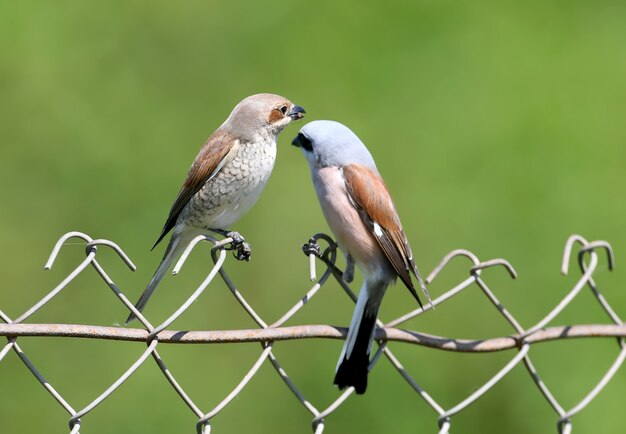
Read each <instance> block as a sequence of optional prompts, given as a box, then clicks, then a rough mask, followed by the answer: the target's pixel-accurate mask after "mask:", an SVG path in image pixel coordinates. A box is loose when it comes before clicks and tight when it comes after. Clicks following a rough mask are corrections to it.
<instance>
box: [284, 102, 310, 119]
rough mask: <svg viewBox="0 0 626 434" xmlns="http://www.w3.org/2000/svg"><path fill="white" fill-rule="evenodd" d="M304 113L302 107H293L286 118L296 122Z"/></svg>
mask: <svg viewBox="0 0 626 434" xmlns="http://www.w3.org/2000/svg"><path fill="white" fill-rule="evenodd" d="M305 113H306V111H305V110H304V109H303V108H302V107H300V106H299V105H294V106H293V107H292V109H291V111H290V112H289V114H288V116H289V117H290V118H291V119H293V120H294V121H297V120H298V119H302V118H303V117H304V114H305Z"/></svg>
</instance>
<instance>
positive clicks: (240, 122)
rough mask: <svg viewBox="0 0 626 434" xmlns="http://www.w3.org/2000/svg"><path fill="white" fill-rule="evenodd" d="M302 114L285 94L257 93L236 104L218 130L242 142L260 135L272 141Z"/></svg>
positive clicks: (300, 108) (300, 117)
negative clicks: (283, 95)
mask: <svg viewBox="0 0 626 434" xmlns="http://www.w3.org/2000/svg"><path fill="white" fill-rule="evenodd" d="M305 113H306V112H305V111H304V109H303V108H302V107H300V106H299V105H295V104H294V103H292V102H291V101H289V100H288V99H287V98H285V97H282V96H280V95H274V94H271V93H259V94H256V95H251V96H249V97H247V98H245V99H243V100H242V101H241V102H240V103H239V104H237V105H236V106H235V108H234V109H233V111H232V112H231V113H230V116H228V119H226V121H225V122H224V123H223V124H222V126H220V128H219V129H220V130H222V131H225V132H227V133H230V134H232V135H233V136H234V137H237V138H238V139H240V140H243V141H254V140H256V139H258V137H259V136H261V137H267V138H272V139H274V140H275V139H276V136H278V134H279V133H280V132H281V131H282V130H283V128H285V127H286V126H287V125H289V124H290V123H291V122H293V121H296V120H298V119H302V118H303V117H304V114H305Z"/></svg>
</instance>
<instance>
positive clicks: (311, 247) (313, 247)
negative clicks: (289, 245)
mask: <svg viewBox="0 0 626 434" xmlns="http://www.w3.org/2000/svg"><path fill="white" fill-rule="evenodd" d="M302 251H303V252H304V254H305V255H306V256H311V255H315V256H317V257H318V258H321V257H322V248H321V247H320V245H319V244H317V242H316V241H315V239H314V238H311V239H310V240H309V242H308V243H306V244H303V245H302Z"/></svg>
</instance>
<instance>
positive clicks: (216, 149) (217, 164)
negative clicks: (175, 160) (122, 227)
mask: <svg viewBox="0 0 626 434" xmlns="http://www.w3.org/2000/svg"><path fill="white" fill-rule="evenodd" d="M235 146H236V140H235V139H234V138H233V137H232V136H230V135H229V134H226V133H224V132H221V131H219V130H218V131H216V132H214V133H213V134H212V135H211V137H209V138H208V139H207V141H206V143H205V144H204V146H202V149H200V152H198V155H197V156H196V159H195V160H194V161H193V163H192V164H191V169H189V173H187V178H185V182H184V183H183V186H182V187H181V189H180V191H179V192H178V196H176V200H175V201H174V204H173V205H172V208H171V209H170V214H169V215H168V216H167V220H166V222H165V225H164V226H163V230H162V231H161V235H159V238H158V239H157V241H156V243H154V246H152V248H153V249H154V248H155V247H156V245H157V244H159V242H160V241H161V240H162V239H163V237H164V236H165V235H167V233H168V232H169V231H170V230H171V229H172V228H173V227H174V225H175V224H176V219H177V218H178V215H179V214H180V212H181V211H182V209H183V207H184V206H185V205H186V204H187V202H189V199H191V197H192V196H193V195H194V194H196V193H197V192H198V190H200V189H201V188H202V186H203V185H204V184H205V183H206V182H207V181H208V180H209V179H211V178H212V177H213V176H215V175H216V174H217V173H218V172H219V171H220V169H221V168H222V166H223V165H224V163H225V162H226V161H228V159H229V158H228V156H229V153H230V151H232V150H233V148H234V147H235ZM231 155H232V154H231Z"/></svg>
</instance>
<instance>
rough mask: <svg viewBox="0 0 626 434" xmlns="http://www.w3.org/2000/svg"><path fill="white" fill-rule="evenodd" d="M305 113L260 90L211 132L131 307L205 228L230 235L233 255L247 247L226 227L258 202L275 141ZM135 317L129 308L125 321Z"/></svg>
mask: <svg viewBox="0 0 626 434" xmlns="http://www.w3.org/2000/svg"><path fill="white" fill-rule="evenodd" d="M305 113H306V111H305V110H304V108H302V107H301V106H299V105H296V104H294V103H292V102H291V101H289V100H288V99H286V98H284V97H282V96H279V95H274V94H269V93H259V94H256V95H251V96H248V97H247V98H244V99H243V100H242V101H241V102H239V104H237V105H236V106H235V108H234V109H233V110H232V112H231V113H230V115H229V116H228V118H227V119H226V120H225V121H224V123H223V124H222V125H221V126H220V127H219V128H217V130H215V132H213V134H211V136H209V138H208V139H207V140H206V142H205V143H204V145H203V146H202V147H201V149H200V151H199V153H198V155H197V156H196V158H195V160H194V161H193V163H192V164H191V168H190V169H189V173H187V177H186V178H185V181H184V182H183V185H182V187H181V189H180V191H179V192H178V195H177V196H176V199H175V200H174V203H173V205H172V207H171V209H170V212H169V215H168V216H167V219H166V221H165V225H164V226H163V230H162V231H161V234H160V235H159V237H158V239H157V240H156V243H154V246H152V249H154V248H155V247H156V246H157V245H158V244H159V243H160V242H161V240H163V238H164V237H165V236H166V235H167V234H168V232H170V231H172V236H171V238H170V241H169V243H168V245H167V248H166V249H165V254H164V255H163V259H162V260H161V263H160V264H159V266H158V268H157V269H156V271H155V273H154V275H153V276H152V279H151V280H150V283H149V284H148V286H147V287H146V288H145V290H144V291H143V294H141V297H140V298H139V301H138V302H137V304H136V305H135V307H136V308H137V310H138V311H140V312H141V311H142V310H143V308H144V307H145V305H146V303H147V302H148V300H149V298H150V296H151V295H152V294H153V292H154V290H155V289H156V288H157V286H158V284H159V282H160V281H161V280H162V279H163V277H164V276H165V273H166V272H167V271H168V269H169V268H170V266H171V264H172V263H173V262H174V260H176V258H177V257H178V256H180V254H181V253H182V251H183V250H184V248H185V247H186V246H187V244H188V243H189V242H190V241H191V240H192V239H193V238H195V237H196V236H198V235H201V234H207V233H208V232H209V231H211V232H215V233H219V234H221V235H224V236H229V237H231V238H232V239H233V244H232V247H233V248H235V250H236V255H235V256H236V257H237V259H240V260H242V259H245V260H247V259H249V257H250V247H249V245H248V244H247V243H245V242H244V238H243V237H242V236H241V235H240V234H239V233H237V232H229V230H230V229H229V228H230V227H231V225H233V224H234V223H235V222H236V221H237V220H239V218H241V216H243V215H244V214H245V213H246V212H247V211H248V210H249V209H250V208H251V207H252V206H253V205H254V203H255V202H256V201H257V199H258V198H259V196H260V194H261V192H262V191H263V188H264V187H265V184H266V183H267V180H268V178H269V177H270V174H271V173H272V169H273V168H274V162H275V160H276V141H277V138H278V135H279V134H280V132H281V131H282V130H283V128H285V127H286V126H287V125H289V124H290V123H292V122H294V121H296V120H299V119H301V118H303V117H304V115H305ZM133 319H135V315H134V314H133V313H132V312H131V314H130V315H129V317H128V319H127V320H126V323H127V324H128V323H129V322H130V321H132V320H133Z"/></svg>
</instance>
